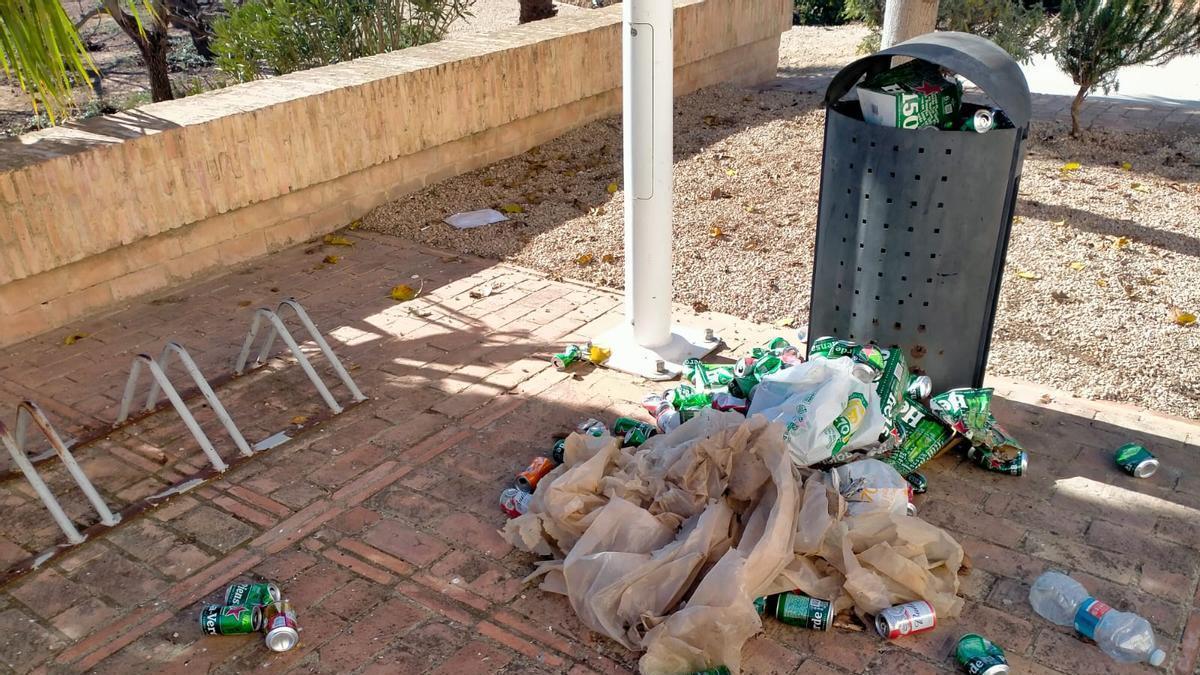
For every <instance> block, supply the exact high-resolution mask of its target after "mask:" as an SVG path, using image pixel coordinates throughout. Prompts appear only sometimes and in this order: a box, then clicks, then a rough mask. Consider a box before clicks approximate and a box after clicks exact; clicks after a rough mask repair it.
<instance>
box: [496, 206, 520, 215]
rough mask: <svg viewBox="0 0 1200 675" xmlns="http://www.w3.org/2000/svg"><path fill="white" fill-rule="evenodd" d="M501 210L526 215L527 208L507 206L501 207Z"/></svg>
mask: <svg viewBox="0 0 1200 675" xmlns="http://www.w3.org/2000/svg"><path fill="white" fill-rule="evenodd" d="M500 210H501V211H503V212H505V213H509V214H511V213H525V207H524V206H521V205H520V204H505V205H503V206H501V207H500Z"/></svg>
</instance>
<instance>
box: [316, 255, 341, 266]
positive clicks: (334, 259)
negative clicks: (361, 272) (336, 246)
mask: <svg viewBox="0 0 1200 675" xmlns="http://www.w3.org/2000/svg"><path fill="white" fill-rule="evenodd" d="M341 259H342V256H340V255H327V256H325V257H324V258H321V262H323V263H325V264H327V265H336V264H338V261H339V260H341Z"/></svg>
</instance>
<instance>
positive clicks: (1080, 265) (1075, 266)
mask: <svg viewBox="0 0 1200 675" xmlns="http://www.w3.org/2000/svg"><path fill="white" fill-rule="evenodd" d="M1085 267H1087V263H1082V262H1079V261H1078V260H1077V261H1075V262H1073V263H1071V269H1073V270H1075V271H1076V272H1078V271H1079V270H1081V269H1083V268H1085Z"/></svg>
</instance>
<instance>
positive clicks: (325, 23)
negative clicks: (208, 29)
mask: <svg viewBox="0 0 1200 675" xmlns="http://www.w3.org/2000/svg"><path fill="white" fill-rule="evenodd" d="M474 2H475V0H249V1H247V2H245V3H244V4H240V5H239V4H236V3H235V2H234V1H233V0H228V2H227V4H226V11H227V15H226V16H225V17H223V18H221V19H218V20H217V21H216V22H215V24H214V26H213V33H214V38H213V51H214V52H215V53H216V55H217V67H218V68H220V69H221V70H223V71H225V72H227V73H229V74H231V75H233V76H234V77H236V78H237V79H238V80H240V81H243V82H244V81H247V80H252V79H255V78H258V77H261V76H263V75H269V74H275V75H282V74H283V73H290V72H294V71H297V70H305V69H308V68H315V67H317V66H323V65H327V64H330V63H337V62H339V61H348V60H350V59H355V58H358V57H361V56H370V55H372V54H382V53H384V52H390V51H394V50H397V49H404V48H405V47H412V46H414V45H420V44H425V43H427V42H434V41H436V40H440V39H441V38H442V37H443V36H444V35H445V34H446V30H447V29H448V28H449V27H450V24H451V23H453V22H454V21H455V20H456V19H458V18H460V17H463V16H469V15H470V7H471V5H472V4H474Z"/></svg>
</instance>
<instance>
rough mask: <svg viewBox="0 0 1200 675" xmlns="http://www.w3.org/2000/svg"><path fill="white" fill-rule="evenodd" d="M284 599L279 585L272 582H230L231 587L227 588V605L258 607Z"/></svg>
mask: <svg viewBox="0 0 1200 675" xmlns="http://www.w3.org/2000/svg"><path fill="white" fill-rule="evenodd" d="M282 599H283V593H282V592H280V590H279V587H278V586H276V585H275V584H273V583H270V582H264V583H258V584H250V583H240V584H230V586H229V588H226V589H225V604H226V605H248V606H250V607H256V606H258V605H269V604H271V603H272V602H279V601H280V600H282Z"/></svg>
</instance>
